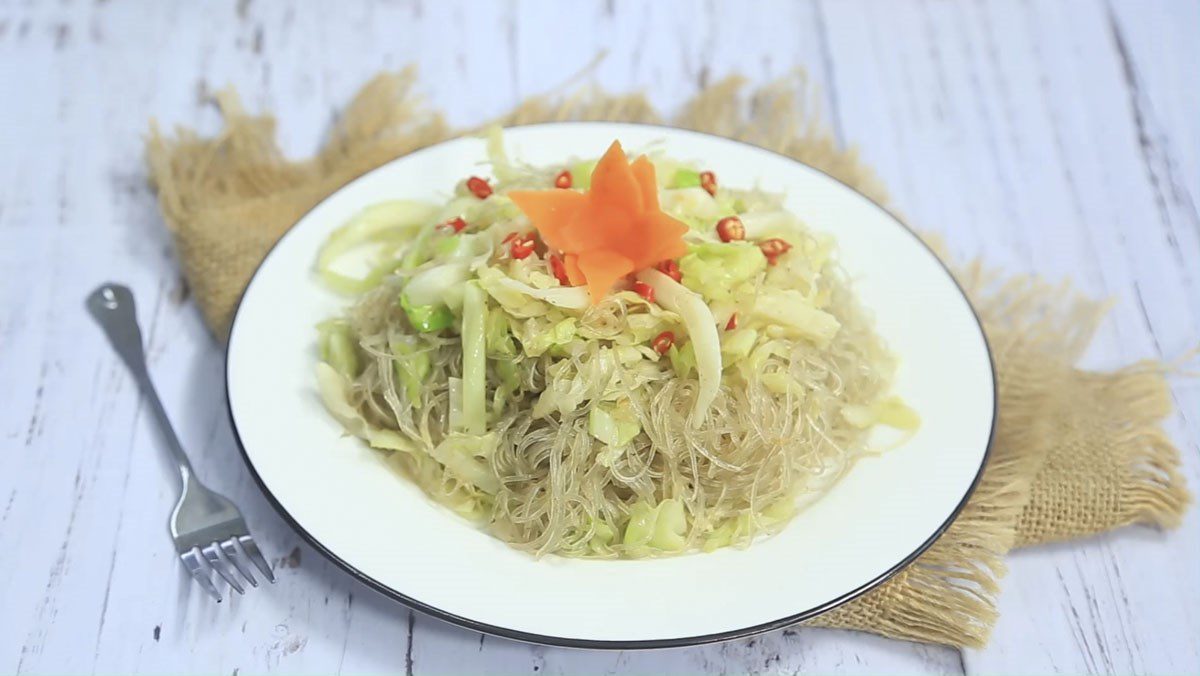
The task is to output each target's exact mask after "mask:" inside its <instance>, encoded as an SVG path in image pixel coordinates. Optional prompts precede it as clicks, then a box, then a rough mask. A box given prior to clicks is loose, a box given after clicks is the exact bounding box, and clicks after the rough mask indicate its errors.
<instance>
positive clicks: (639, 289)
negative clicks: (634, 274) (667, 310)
mask: <svg viewBox="0 0 1200 676" xmlns="http://www.w3.org/2000/svg"><path fill="white" fill-rule="evenodd" d="M633 292H634V293H636V294H637V295H639V296H641V297H642V298H645V299H646V300H647V301H649V302H651V303H653V302H654V287H652V286H650V285H649V284H647V283H645V282H634V283H633Z"/></svg>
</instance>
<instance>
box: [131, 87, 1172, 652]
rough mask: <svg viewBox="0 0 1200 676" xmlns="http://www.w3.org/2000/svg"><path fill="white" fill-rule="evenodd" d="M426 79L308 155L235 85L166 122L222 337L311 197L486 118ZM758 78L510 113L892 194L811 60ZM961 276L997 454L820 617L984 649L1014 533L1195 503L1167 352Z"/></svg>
mask: <svg viewBox="0 0 1200 676" xmlns="http://www.w3.org/2000/svg"><path fill="white" fill-rule="evenodd" d="M414 84H415V73H414V71H413V70H411V69H406V70H405V71H403V72H400V73H388V74H383V75H380V76H378V77H376V78H375V79H374V80H372V81H371V82H370V83H368V84H367V85H366V86H365V87H364V88H363V90H362V91H361V92H360V93H359V94H358V96H357V97H356V98H355V100H354V101H353V102H352V103H351V105H350V106H349V107H348V108H347V109H346V111H345V113H344V114H343V115H342V117H341V119H340V120H339V121H338V122H337V124H336V125H335V127H334V129H333V131H332V133H331V137H330V139H329V141H328V142H327V143H326V145H325V147H324V148H323V149H322V150H321V152H320V153H319V154H318V155H317V156H316V157H313V158H311V159H308V160H303V161H289V160H287V159H285V158H284V157H283V156H282V154H281V152H280V151H279V150H278V148H277V146H276V145H275V140H274V121H273V120H272V119H271V118H269V117H254V116H250V115H247V114H246V113H245V112H244V111H243V110H242V108H241V106H240V104H239V103H238V100H237V97H236V96H235V95H234V94H232V93H231V92H225V93H222V94H221V95H219V97H218V99H219V103H220V105H221V108H222V110H223V112H224V114H225V118H226V125H225V128H224V129H223V131H221V132H220V133H219V134H218V135H217V136H215V137H213V138H200V137H198V136H197V135H195V134H194V133H192V132H190V131H187V130H178V131H177V132H176V133H175V135H174V137H172V138H168V137H165V136H164V135H163V134H162V133H160V132H159V130H158V129H157V127H156V126H152V128H151V133H150V138H149V141H148V146H147V158H148V163H149V166H150V174H151V178H152V181H153V183H154V185H155V187H156V188H157V190H158V194H159V201H160V205H161V208H162V212H163V216H164V218H165V220H166V222H167V224H168V226H169V227H170V229H171V231H172V233H173V235H174V239H175V242H176V247H177V250H178V253H179V257H180V260H181V262H182V265H183V269H184V274H185V275H186V277H187V279H188V281H189V284H190V285H191V287H192V291H193V295H194V297H195V298H196V300H197V302H198V304H199V306H200V308H201V310H202V311H203V313H204V316H205V319H206V321H207V322H208V324H209V326H210V327H211V328H212V329H213V331H214V333H215V334H216V335H218V336H221V337H224V336H225V333H226V331H227V328H228V324H229V321H230V318H231V314H232V312H233V310H234V308H235V306H236V303H237V300H238V298H239V297H240V294H241V292H242V290H243V289H244V287H245V284H246V282H247V281H248V280H249V278H250V276H251V275H252V274H253V271H254V269H255V268H256V267H257V266H258V264H259V263H260V262H261V260H262V257H263V256H264V255H265V254H266V252H267V250H268V249H269V248H270V246H271V245H272V244H273V243H274V242H275V241H276V240H277V239H278V238H279V236H280V235H282V234H283V233H284V232H285V231H286V230H287V229H288V228H289V227H291V225H292V224H294V223H295V222H296V221H297V220H298V219H299V218H300V217H301V216H302V215H303V214H304V213H305V212H307V211H308V210H309V209H311V208H312V207H313V206H315V205H316V204H317V203H318V202H319V201H320V200H322V199H323V198H324V197H326V196H327V195H329V194H330V193H332V192H333V191H334V190H336V189H337V188H338V187H340V186H342V185H344V184H345V183H347V182H348V181H350V180H351V179H353V178H355V177H357V176H359V175H361V174H363V173H365V172H366V171H369V170H370V169H373V168H375V167H377V166H379V165H381V164H383V163H384V162H387V161H389V160H391V159H394V158H396V157H399V156H402V155H404V154H407V153H409V152H411V151H413V150H416V149H417V148H421V147H424V146H427V145H431V144H433V143H437V142H439V141H442V140H445V139H447V138H450V137H452V136H455V135H459V134H461V133H467V132H468V131H470V130H467V131H461V130H460V131H455V130H452V129H451V128H450V127H449V126H448V125H447V124H446V123H445V122H444V120H443V119H442V117H441V116H440V115H439V114H438V113H436V112H435V111H431V110H429V109H428V108H426V107H425V106H424V105H423V104H422V102H421V101H420V100H419V99H418V98H417V97H416V96H415V95H414V93H413V87H414ZM744 90H745V87H744V84H743V82H742V81H741V80H740V79H738V78H730V79H727V80H724V81H722V82H719V83H717V84H715V85H713V86H711V87H709V88H707V89H705V90H704V91H702V92H701V93H700V94H698V95H697V96H696V97H695V98H694V99H693V100H692V101H691V102H690V103H689V104H687V105H686V106H685V107H684V108H683V109H682V110H681V111H680V112H679V114H678V115H676V116H675V117H674V118H672V119H669V120H664V118H662V117H661V116H660V115H659V114H658V113H657V112H656V111H655V109H654V108H653V107H652V106H651V105H650V104H649V102H648V101H647V100H646V98H645V97H644V96H641V95H611V94H607V93H605V92H602V91H600V90H598V89H595V88H583V89H580V90H579V91H577V92H575V93H573V94H569V95H566V96H562V97H537V98H533V99H530V100H527V101H526V102H524V103H522V104H521V105H520V106H519V107H517V108H516V109H514V110H513V111H512V112H510V113H509V114H507V115H505V116H503V117H502V118H501V119H500V120H498V122H499V123H501V124H504V125H515V124H528V123H534V122H546V121H558V120H609V121H623V122H646V123H664V122H665V123H668V124H671V125H673V126H678V127H683V128H688V129H695V130H699V131H704V132H708V133H713V134H718V135H722V136H727V137H730V138H735V139H739V140H743V141H746V142H749V143H753V144H756V145H759V146H762V147H765V148H768V149H770V150H773V151H776V152H779V153H783V154H785V155H789V156H791V157H793V158H796V159H798V160H800V161H802V162H804V163H806V164H809V165H811V166H814V167H816V168H818V169H820V170H822V171H824V172H826V173H828V174H830V175H831V176H833V177H835V178H837V179H838V180H840V181H842V182H844V183H846V184H848V185H850V186H852V187H854V188H855V189H857V190H859V191H860V192H862V193H863V194H865V195H867V196H868V197H870V198H871V199H873V200H875V201H877V202H880V203H884V202H885V201H886V194H885V192H884V190H883V187H882V185H880V183H879V182H878V181H877V180H876V178H875V177H874V174H873V173H872V172H871V171H870V169H869V168H867V167H866V166H864V165H863V164H862V163H861V162H860V161H859V159H858V157H857V155H856V154H855V152H854V151H853V150H844V149H841V148H839V147H838V146H837V144H836V143H835V142H834V140H833V138H832V137H831V136H830V134H828V133H827V131H826V130H825V129H824V128H823V127H822V126H821V125H820V123H819V121H818V118H817V115H816V114H815V110H814V108H813V106H812V89H811V87H809V86H808V83H807V82H806V81H805V79H804V76H803V75H802V74H797V75H796V77H795V78H793V79H789V80H787V81H784V82H780V83H776V84H774V85H771V86H767V87H764V88H761V89H758V90H756V91H753V92H750V93H749V94H746V93H745V91H744ZM943 258H945V256H944V255H943ZM956 274H957V277H958V278H959V281H960V283H961V284H962V285H963V288H964V289H965V290H966V291H967V293H968V295H969V296H970V298H971V300H972V303H973V304H974V306H975V308H976V310H977V312H978V313H979V315H980V317H981V319H982V321H983V323H984V327H985V331H986V333H987V335H988V338H989V341H990V343H991V346H992V350H993V353H994V358H995V362H996V373H997V385H998V392H999V407H998V408H999V420H998V424H997V429H996V434H995V438H994V443H993V448H992V455H991V459H990V461H989V463H988V466H987V468H986V470H985V472H984V474H983V476H982V478H981V480H980V482H979V484H978V486H977V488H976V491H975V493H974V495H973V496H972V498H971V499H970V501H969V502H968V504H967V505H966V507H965V508H964V509H963V511H962V513H961V514H960V515H959V517H958V518H957V519H956V520H955V522H954V523H953V524H952V525H951V526H950V527H949V529H948V530H947V531H946V532H945V534H944V535H943V536H942V537H941V538H939V539H938V540H937V542H935V543H934V544H933V545H932V546H931V547H930V548H929V549H928V550H927V551H926V552H925V553H924V554H922V555H921V556H920V557H919V558H918V560H917V561H916V562H915V563H913V564H912V565H910V566H908V567H907V568H905V569H904V570H902V571H901V572H900V573H898V574H897V575H896V576H895V577H894V578H892V579H891V580H889V581H887V582H886V583H884V584H883V585H881V586H880V587H878V588H876V589H875V590H873V591H871V592H869V593H868V594H866V595H864V596H862V597H860V598H858V599H856V600H854V601H851V602H850V603H847V604H845V605H843V606H841V607H839V608H836V609H834V610H832V611H830V612H828V613H825V614H823V615H821V616H819V617H817V618H815V619H814V620H812V621H811V622H810V624H811V625H813V626H823V627H835V628H842V629H856V630H862V631H868V632H873V633H877V634H882V635H885V636H891V637H896V638H903V639H909V640H915V641H924V642H933V643H941V644H947V645H954V646H980V645H983V644H984V643H985V642H986V640H987V637H988V634H989V632H990V631H991V627H992V626H993V624H994V622H995V619H996V604H995V596H996V593H997V592H998V590H999V579H1000V578H1001V577H1002V576H1003V574H1004V570H1005V569H1004V564H1003V561H1002V559H1003V556H1004V555H1005V554H1006V553H1007V552H1008V551H1009V550H1010V549H1011V548H1012V547H1014V546H1020V545H1028V544H1036V543H1039V542H1046V541H1050V540H1057V539H1063V538H1069V537H1077V536H1080V535H1086V534H1091V533H1096V532H1100V531H1102V530H1107V529H1110V528H1114V527H1117V526H1120V525H1125V524H1130V523H1147V524H1153V525H1158V526H1171V525H1175V524H1177V523H1178V522H1179V519H1180V517H1181V515H1182V513H1183V511H1184V509H1185V507H1186V505H1187V504H1188V501H1189V499H1190V497H1189V495H1188V492H1187V490H1186V488H1185V487H1184V482H1183V480H1182V477H1181V476H1180V474H1179V471H1178V466H1179V454H1178V451H1177V450H1176V449H1175V448H1174V446H1173V445H1172V444H1171V443H1170V441H1169V440H1168V439H1167V437H1166V436H1165V435H1164V434H1163V432H1162V430H1161V429H1160V423H1161V421H1162V419H1163V417H1164V416H1165V415H1167V413H1168V411H1169V400H1168V399H1167V397H1166V394H1165V381H1164V372H1163V369H1162V367H1161V365H1157V364H1149V363H1148V364H1141V365H1135V366H1133V367H1129V368H1127V369H1124V370H1121V371H1117V372H1115V373H1110V374H1098V373H1088V372H1083V371H1079V370H1077V369H1075V368H1074V367H1073V364H1074V362H1075V360H1076V359H1077V358H1078V356H1079V354H1080V353H1081V352H1082V350H1083V349H1084V347H1085V346H1086V345H1087V343H1088V341H1089V340H1090V338H1091V336H1092V334H1093V332H1094V329H1095V326H1096V324H1097V323H1098V322H1099V321H1100V318H1101V317H1102V315H1103V310H1104V308H1103V306H1102V305H1100V304H1098V303H1095V302H1093V301H1089V300H1087V299H1084V298H1080V297H1078V296H1075V295H1073V294H1071V293H1070V291H1069V289H1066V288H1064V287H1052V286H1050V285H1048V284H1046V283H1044V282H1042V281H1040V280H1037V279H1035V278H1027V277H1022V278H1015V279H1005V278H1004V277H1003V276H1002V275H1000V274H998V273H996V272H995V271H989V270H987V269H985V268H984V267H983V266H982V265H980V264H973V265H970V266H967V267H965V268H960V269H958V271H957V273H956ZM1078 402H1086V405H1081V404H1079V403H1078ZM1050 412H1052V414H1051V413H1050ZM1064 420H1065V421H1066V424H1064V422H1063V421H1064ZM1089 430H1090V431H1089ZM1093 461H1098V462H1099V463H1100V468H1099V469H1097V467H1096V466H1094V465H1092V464H1089V463H1092V462H1093ZM1100 472H1104V474H1101V473H1100ZM918 489H919V487H914V490H918Z"/></svg>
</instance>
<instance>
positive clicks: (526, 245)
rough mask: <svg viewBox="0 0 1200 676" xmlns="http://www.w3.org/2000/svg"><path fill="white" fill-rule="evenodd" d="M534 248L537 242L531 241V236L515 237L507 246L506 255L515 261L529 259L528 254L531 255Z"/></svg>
mask: <svg viewBox="0 0 1200 676" xmlns="http://www.w3.org/2000/svg"><path fill="white" fill-rule="evenodd" d="M536 246H537V242H536V241H535V240H534V239H533V235H525V236H524V237H516V238H514V239H513V240H512V241H511V242H509V244H508V255H510V256H512V257H513V258H515V259H517V260H521V259H522V258H529V254H531V253H533V250H534V248H535V247H536Z"/></svg>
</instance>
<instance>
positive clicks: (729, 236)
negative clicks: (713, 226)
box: [717, 216, 746, 242]
mask: <svg viewBox="0 0 1200 676" xmlns="http://www.w3.org/2000/svg"><path fill="white" fill-rule="evenodd" d="M717 237H720V238H721V241H722V242H733V241H735V240H743V239H746V226H745V225H743V224H742V219H740V218H738V217H737V216H726V217H725V218H722V219H721V220H719V221H717Z"/></svg>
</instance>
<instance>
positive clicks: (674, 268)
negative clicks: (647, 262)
mask: <svg viewBox="0 0 1200 676" xmlns="http://www.w3.org/2000/svg"><path fill="white" fill-rule="evenodd" d="M654 267H655V269H657V270H658V271H659V272H661V273H663V274H664V275H666V276H668V277H670V278H671V279H673V280H675V281H676V282H682V281H683V273H682V272H680V270H679V263H676V262H675V261H673V260H665V261H663V262H661V263H659V264H658V265H656V266H654Z"/></svg>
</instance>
